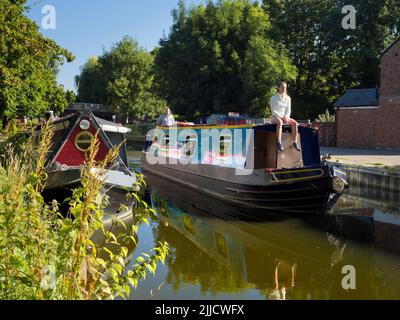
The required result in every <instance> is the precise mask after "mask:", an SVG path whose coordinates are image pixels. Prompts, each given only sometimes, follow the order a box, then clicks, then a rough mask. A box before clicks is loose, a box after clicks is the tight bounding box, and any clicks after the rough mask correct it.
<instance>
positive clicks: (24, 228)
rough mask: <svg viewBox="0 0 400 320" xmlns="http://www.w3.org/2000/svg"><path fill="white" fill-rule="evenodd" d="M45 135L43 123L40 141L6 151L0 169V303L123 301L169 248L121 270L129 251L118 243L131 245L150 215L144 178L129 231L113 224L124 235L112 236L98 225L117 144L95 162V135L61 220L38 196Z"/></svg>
mask: <svg viewBox="0 0 400 320" xmlns="http://www.w3.org/2000/svg"><path fill="white" fill-rule="evenodd" d="M52 132H53V131H52V127H51V125H50V124H46V125H44V126H43V127H42V130H41V133H40V136H39V137H38V136H36V135H34V134H32V135H30V137H29V138H28V139H27V141H26V142H24V144H23V148H21V150H22V153H18V154H17V153H15V152H14V151H13V149H12V148H9V150H8V152H9V153H10V154H9V155H8V156H7V157H5V158H4V163H3V164H1V165H0V279H1V281H0V299H68V300H74V299H114V298H115V297H116V296H118V295H120V296H121V297H124V298H126V297H127V296H129V294H130V290H131V287H136V286H137V284H138V281H139V280H140V279H142V278H145V277H146V275H147V271H148V270H149V271H151V272H152V273H153V274H154V272H155V270H156V265H157V263H158V261H162V262H163V263H164V260H165V257H166V255H167V254H168V251H169V249H168V245H167V244H166V243H165V242H159V243H157V246H156V247H155V248H154V249H153V252H151V253H150V254H143V255H141V256H140V257H139V258H138V260H137V262H136V264H135V265H134V267H133V269H131V270H126V261H127V259H128V255H129V252H128V248H127V247H126V246H125V245H123V240H124V239H122V238H128V239H130V240H131V241H133V242H135V241H136V233H137V229H138V225H139V224H140V223H142V222H143V221H144V222H146V221H147V218H148V217H149V216H150V215H151V214H155V213H154V212H153V211H152V210H151V209H150V208H149V207H148V206H147V204H146V203H145V202H144V201H142V200H141V198H140V195H139V193H140V187H142V186H143V184H144V180H143V177H142V176H138V181H137V185H138V188H137V190H139V191H137V192H135V193H133V194H132V196H133V197H134V198H136V199H137V201H138V202H139V204H140V208H139V209H137V210H136V212H135V218H136V219H135V223H134V224H133V225H132V226H130V227H128V226H127V225H125V224H124V222H122V221H117V220H115V222H114V223H116V224H121V226H122V228H124V229H125V231H126V232H124V235H119V236H118V235H115V234H114V233H112V232H111V231H110V230H109V229H106V228H105V225H104V222H103V215H104V208H105V206H106V205H107V197H102V196H101V194H102V193H101V192H100V191H101V188H102V186H103V180H102V176H104V173H105V170H106V168H108V167H109V166H110V164H111V163H113V161H114V159H115V157H116V156H117V154H118V148H119V147H116V148H114V149H113V150H111V151H110V153H109V154H108V155H107V156H106V158H105V159H104V160H103V161H101V162H99V163H97V162H96V161H95V160H94V159H95V156H96V153H97V152H98V148H99V141H98V139H97V136H96V138H95V141H94V142H93V144H92V146H91V148H90V150H89V152H88V154H87V159H86V165H85V166H84V167H82V170H81V176H82V186H81V187H80V188H77V189H75V190H73V194H72V196H71V197H70V198H69V199H67V200H66V201H68V203H69V211H68V213H67V215H66V216H65V215H63V214H62V213H61V212H60V210H59V205H58V203H56V202H55V201H53V202H52V203H51V204H47V203H46V202H45V201H44V198H43V196H42V194H41V191H42V189H43V187H44V185H45V183H46V175H47V174H46V170H45V162H46V157H47V154H48V152H49V150H50V147H51V139H52V136H53V133H52ZM35 142H37V143H38V144H36V143H35ZM94 168H95V169H96V170H94ZM95 232H101V233H102V234H103V235H104V240H103V242H102V243H95V242H94V241H93V235H94V234H95ZM110 247H112V250H111V249H110Z"/></svg>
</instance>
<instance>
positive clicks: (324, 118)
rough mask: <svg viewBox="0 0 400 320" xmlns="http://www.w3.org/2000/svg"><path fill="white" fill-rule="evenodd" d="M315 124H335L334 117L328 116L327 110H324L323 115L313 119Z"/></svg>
mask: <svg viewBox="0 0 400 320" xmlns="http://www.w3.org/2000/svg"><path fill="white" fill-rule="evenodd" d="M315 121H316V122H335V115H334V114H330V113H329V110H328V109H326V110H325V113H322V114H320V115H318V118H317V119H315Z"/></svg>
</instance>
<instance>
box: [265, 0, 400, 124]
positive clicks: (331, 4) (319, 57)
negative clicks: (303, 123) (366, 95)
mask: <svg viewBox="0 0 400 320" xmlns="http://www.w3.org/2000/svg"><path fill="white" fill-rule="evenodd" d="M348 4H351V5H353V6H354V7H355V9H356V10H357V15H356V18H357V21H356V24H357V25H356V29H355V30H344V29H343V28H342V26H341V22H342V19H343V18H344V14H342V8H343V6H345V5H348ZM263 6H264V10H265V11H266V12H267V13H268V14H269V16H270V19H271V23H272V28H271V30H270V34H271V37H273V38H274V39H275V40H276V41H278V42H280V43H282V44H283V45H284V46H285V47H286V48H287V50H288V52H289V55H290V59H291V61H292V62H293V64H294V65H295V66H296V67H297V69H298V74H297V77H296V79H295V81H293V82H291V83H290V84H289V85H290V87H289V91H290V92H289V93H290V94H291V95H292V98H293V102H294V106H295V108H294V116H295V117H297V118H301V119H307V118H314V117H316V116H317V115H318V114H319V113H321V112H323V109H322V107H325V106H326V105H329V106H332V105H333V103H334V102H336V101H337V99H338V98H339V97H340V96H341V95H342V94H343V93H344V92H345V91H346V90H348V89H351V88H354V87H367V88H370V87H375V86H376V85H378V79H379V70H378V66H379V58H380V52H381V51H382V50H383V49H384V48H385V47H386V46H387V45H389V44H390V43H391V42H392V41H394V40H395V39H396V38H397V37H399V36H400V25H399V21H400V4H399V2H398V1H396V0H382V1H373V0H354V1H352V2H351V3H349V2H348V1H344V0H318V1H316V0H298V1H293V0H264V1H263Z"/></svg>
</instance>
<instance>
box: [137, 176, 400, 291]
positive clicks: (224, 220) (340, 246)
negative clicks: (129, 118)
mask: <svg viewBox="0 0 400 320" xmlns="http://www.w3.org/2000/svg"><path fill="white" fill-rule="evenodd" d="M147 178H148V184H149V186H150V187H151V189H152V191H151V193H150V197H151V202H152V206H153V207H154V208H155V209H156V211H158V212H159V214H160V221H158V222H154V224H153V228H152V236H153V237H154V239H153V240H152V241H160V240H163V241H167V242H169V244H170V246H171V248H172V253H171V255H170V256H169V257H168V259H167V266H166V268H164V270H163V271H161V275H159V277H163V279H157V281H159V282H162V281H163V283H165V284H164V285H163V288H162V289H160V290H159V295H158V296H157V295H156V296H155V297H156V298H157V297H159V298H170V299H173V298H180V299H182V298H184V299H191V298H197V297H198V296H199V292H200V295H202V294H204V295H208V297H210V295H211V297H213V296H214V297H216V298H218V297H221V296H222V297H224V296H223V294H225V293H229V294H230V297H234V298H237V299H246V298H259V299H337V298H340V299H342V298H343V299H383V298H389V299H398V298H400V279H399V275H400V273H399V266H400V260H399V257H398V256H397V255H395V254H399V253H400V252H399V248H400V246H399V240H398V239H399V238H400V228H399V225H400V220H399V215H397V213H396V212H395V214H393V213H392V212H390V213H388V212H385V210H384V209H383V208H380V207H378V208H377V207H373V206H372V205H371V204H367V203H366V202H365V201H358V199H355V198H351V197H344V198H343V199H342V200H340V201H339V202H338V204H337V205H336V206H335V208H333V210H332V212H331V213H330V214H326V215H324V216H320V217H303V218H290V217H284V218H282V219H271V220H265V219H264V220H259V221H257V220H255V219H254V215H251V213H248V212H247V213H246V212H243V211H242V210H239V209H238V208H234V207H229V206H227V205H225V204H223V203H222V202H218V201H214V200H212V199H210V198H208V197H205V196H202V195H201V194H199V193H196V192H192V191H190V190H188V189H186V188H183V187H181V186H179V185H176V184H172V183H170V182H168V181H165V180H162V179H160V178H157V177H152V176H148V177H147ZM247 216H251V217H252V218H251V219H247V218H246V217H247ZM147 236H149V235H147ZM139 239H140V237H139ZM345 265H353V266H354V267H355V268H356V272H357V289H356V290H348V291H346V290H344V289H343V288H342V279H343V277H344V275H343V274H342V268H343V266H345ZM144 287H145V288H146V290H148V286H147V287H146V286H144ZM188 287H190V288H191V289H190V290H187V288H188ZM163 292H164V295H163ZM166 292H168V296H165V294H166ZM183 292H184V293H185V294H184V295H183V294H182V293H183ZM137 296H138V297H140V298H150V297H149V296H147V293H146V292H145V291H141V289H140V287H139V292H138V293H137Z"/></svg>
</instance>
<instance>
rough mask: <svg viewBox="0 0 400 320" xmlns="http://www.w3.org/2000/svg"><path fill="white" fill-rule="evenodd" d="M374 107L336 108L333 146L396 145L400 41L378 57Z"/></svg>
mask: <svg viewBox="0 0 400 320" xmlns="http://www.w3.org/2000/svg"><path fill="white" fill-rule="evenodd" d="M380 82H381V85H380V96H379V107H378V108H377V109H346V108H341V109H339V110H336V145H337V147H348V148H400V41H399V42H397V44H396V45H394V46H393V47H392V48H390V49H389V50H388V51H387V52H386V53H385V54H384V55H383V56H382V58H381V81H380Z"/></svg>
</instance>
